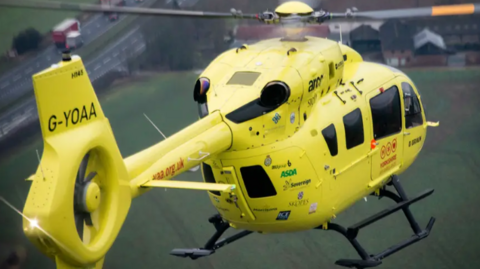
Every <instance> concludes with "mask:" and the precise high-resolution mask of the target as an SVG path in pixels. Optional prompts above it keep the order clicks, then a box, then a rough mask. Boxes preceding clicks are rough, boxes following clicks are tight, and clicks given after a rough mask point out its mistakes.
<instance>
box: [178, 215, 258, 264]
mask: <svg viewBox="0 0 480 269" xmlns="http://www.w3.org/2000/svg"><path fill="white" fill-rule="evenodd" d="M208 221H209V222H210V223H212V224H213V226H214V227H215V230H217V231H216V232H215V233H214V234H213V235H212V237H211V238H210V239H209V240H208V242H207V243H206V244H205V246H204V247H203V248H190V249H187V248H176V249H174V250H172V251H171V252H170V254H171V255H174V256H178V257H183V258H187V257H188V258H191V259H192V260H195V259H198V258H201V257H205V256H210V255H212V254H213V253H215V250H217V249H219V248H221V247H224V246H225V245H227V244H229V243H232V242H234V241H236V240H238V239H240V238H242V237H245V236H247V235H249V234H251V233H252V232H251V231H242V232H239V233H237V234H234V235H232V236H230V237H227V238H224V239H222V240H218V239H219V238H220V236H222V234H223V233H224V232H225V231H226V230H227V229H228V228H229V227H230V225H229V224H228V222H225V221H224V220H223V219H222V217H221V216H220V215H219V214H216V215H214V216H213V217H211V218H209V219H208Z"/></svg>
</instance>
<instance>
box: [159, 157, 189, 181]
mask: <svg viewBox="0 0 480 269" xmlns="http://www.w3.org/2000/svg"><path fill="white" fill-rule="evenodd" d="M184 167H185V163H184V161H183V159H182V158H180V161H178V162H177V164H176V165H175V164H172V165H170V166H168V167H167V168H165V169H164V170H162V171H160V172H158V173H156V174H155V175H153V180H161V179H164V178H165V177H168V176H172V177H173V176H174V175H175V173H176V172H178V171H180V170H181V169H182V168H184Z"/></svg>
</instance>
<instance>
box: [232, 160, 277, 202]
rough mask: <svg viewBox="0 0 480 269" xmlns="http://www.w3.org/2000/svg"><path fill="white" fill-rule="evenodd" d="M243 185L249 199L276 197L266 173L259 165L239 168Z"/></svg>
mask: <svg viewBox="0 0 480 269" xmlns="http://www.w3.org/2000/svg"><path fill="white" fill-rule="evenodd" d="M240 173H241V174H242V178H243V183H244V184H245V188H246V189H247V193H248V196H249V197H250V198H263V197H269V196H275V195H277V191H276V190H275V187H274V186H273V184H272V181H270V178H269V177H268V175H267V172H265V170H263V167H262V166H260V165H255V166H249V167H242V168H240Z"/></svg>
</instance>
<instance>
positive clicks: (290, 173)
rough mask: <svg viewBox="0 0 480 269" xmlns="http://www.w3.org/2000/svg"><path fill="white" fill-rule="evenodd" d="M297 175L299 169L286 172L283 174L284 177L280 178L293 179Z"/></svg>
mask: <svg viewBox="0 0 480 269" xmlns="http://www.w3.org/2000/svg"><path fill="white" fill-rule="evenodd" d="M296 175H297V169H292V170H286V171H283V172H282V175H281V176H280V178H283V177H293V176H296Z"/></svg>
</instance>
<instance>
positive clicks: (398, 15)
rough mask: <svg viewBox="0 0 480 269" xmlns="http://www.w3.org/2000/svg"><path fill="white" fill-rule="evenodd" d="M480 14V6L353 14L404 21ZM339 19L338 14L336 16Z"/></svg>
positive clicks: (451, 6)
mask: <svg viewBox="0 0 480 269" xmlns="http://www.w3.org/2000/svg"><path fill="white" fill-rule="evenodd" d="M479 13H480V4H464V5H450V6H433V7H424V8H406V9H394V10H379V11H365V12H356V13H353V18H365V19H402V18H416V17H437V16H452V15H471V14H479ZM335 15H336V16H335V17H338V14H335Z"/></svg>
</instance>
